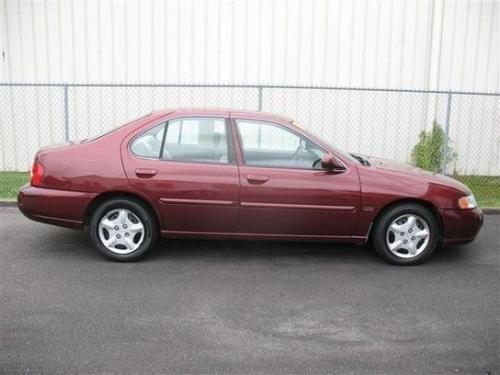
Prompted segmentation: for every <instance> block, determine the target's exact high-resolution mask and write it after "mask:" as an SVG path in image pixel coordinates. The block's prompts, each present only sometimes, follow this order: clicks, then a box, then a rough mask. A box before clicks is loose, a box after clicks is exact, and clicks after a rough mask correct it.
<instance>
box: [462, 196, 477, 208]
mask: <svg viewBox="0 0 500 375" xmlns="http://www.w3.org/2000/svg"><path fill="white" fill-rule="evenodd" d="M458 207H460V208H461V209H462V210H466V209H469V208H476V207H477V202H476V198H474V195H473V194H471V195H467V196H466V197H462V198H460V199H459V200H458Z"/></svg>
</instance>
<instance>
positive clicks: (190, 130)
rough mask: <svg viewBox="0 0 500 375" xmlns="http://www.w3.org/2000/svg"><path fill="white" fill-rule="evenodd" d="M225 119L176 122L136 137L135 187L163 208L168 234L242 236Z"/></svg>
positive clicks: (128, 161)
mask: <svg viewBox="0 0 500 375" xmlns="http://www.w3.org/2000/svg"><path fill="white" fill-rule="evenodd" d="M227 122H228V120H227V119H225V118H215V117H214V118H211V117H208V118H202V117H191V118H176V119H171V120H169V121H167V122H165V123H163V124H159V125H157V126H155V127H153V128H151V129H150V130H148V131H146V132H144V133H142V134H141V135H139V136H137V137H136V138H135V139H134V140H133V141H132V143H131V146H130V150H128V155H127V157H126V158H124V161H125V169H126V172H127V176H128V178H129V181H130V183H131V184H132V186H133V187H134V188H136V189H137V190H140V191H142V192H143V193H145V194H147V195H148V197H149V198H150V199H151V200H152V201H153V202H155V204H156V205H157V206H158V207H159V211H160V215H161V222H162V231H163V232H164V233H205V232H207V233H208V232H210V233H213V232H218V233H231V232H236V231H237V226H238V211H239V207H238V206H239V174H238V167H237V165H236V163H235V159H234V151H233V146H232V143H231V142H230V141H229V140H230V137H228V131H227V130H228V125H227Z"/></svg>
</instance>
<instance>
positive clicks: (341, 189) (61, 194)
mask: <svg viewBox="0 0 500 375" xmlns="http://www.w3.org/2000/svg"><path fill="white" fill-rule="evenodd" d="M193 116H202V117H218V118H225V119H226V122H227V124H228V125H229V130H230V132H229V136H230V138H231V140H232V145H231V147H233V152H234V154H235V157H236V160H235V163H234V164H210V163H191V162H179V161H159V160H154V159H147V158H140V157H137V156H135V155H132V154H131V153H130V152H129V149H128V146H129V143H130V141H131V140H132V139H133V138H134V137H135V136H136V135H138V134H140V133H142V132H144V131H145V130H147V129H149V128H151V127H153V126H155V125H157V124H160V123H162V122H164V121H167V120H169V119H174V118H179V117H193ZM235 119H253V120H264V121H268V122H273V123H276V124H281V125H283V126H287V127H290V128H292V129H293V130H294V131H296V132H298V133H300V134H302V135H304V136H306V137H308V138H310V139H311V140H313V141H314V142H316V143H317V144H318V145H320V146H321V147H322V148H323V149H324V150H326V151H327V152H329V153H330V154H331V155H332V156H334V157H336V158H337V159H338V160H340V162H342V163H343V164H344V165H345V166H346V170H345V171H343V172H341V173H338V172H333V171H326V170H312V169H311V170H308V169H286V168H264V167H251V166H246V165H245V164H244V160H243V155H242V151H241V145H240V143H239V137H238V134H237V128H236V126H235ZM36 158H37V160H38V161H39V162H40V163H42V165H43V166H44V176H43V179H42V183H41V186H40V187H32V186H29V185H26V186H24V187H23V188H22V189H21V191H20V193H19V197H18V206H19V208H20V210H21V211H22V212H23V213H24V214H25V215H26V216H28V217H29V218H31V219H34V220H37V221H43V222H47V223H50V224H55V225H60V226H66V227H70V228H82V227H83V224H84V222H85V217H86V214H87V212H88V208H89V205H90V204H91V202H92V201H93V200H94V199H97V198H99V196H101V195H102V194H118V193H127V194H132V195H135V196H138V197H140V198H141V199H143V200H145V201H146V202H148V203H149V204H150V205H151V207H152V208H153V210H154V212H155V214H156V216H157V219H158V222H159V224H160V228H161V232H162V234H163V235H165V236H171V237H203V238H245V239H265V238H268V239H288V240H329V241H330V240H331V241H339V240H340V241H350V242H356V243H360V242H364V241H365V240H366V238H367V236H368V234H369V230H370V228H371V224H372V223H373V221H374V220H375V219H376V217H377V215H378V214H379V213H380V212H381V211H382V210H383V209H384V208H386V207H387V206H389V205H390V204H392V203H395V202H397V201H402V200H414V201H420V202H422V203H424V204H427V205H428V206H429V207H431V208H433V211H434V213H435V214H436V215H438V217H439V219H440V221H441V222H442V225H443V229H444V237H445V241H444V242H445V244H456V243H462V242H469V241H471V240H472V239H474V238H475V237H476V236H477V233H478V231H479V229H480V227H481V225H482V213H481V210H480V209H473V210H461V209H459V208H458V203H457V202H458V199H459V198H460V197H462V196H464V195H467V194H470V191H469V189H468V188H467V187H466V186H465V185H463V184H461V183H459V182H457V181H455V180H452V179H450V178H448V177H445V176H441V175H437V174H434V173H430V172H425V171H422V170H420V169H417V168H412V167H409V166H406V165H404V164H401V163H396V162H391V161H387V160H383V159H376V158H370V159H369V160H370V162H371V163H372V166H362V165H360V164H358V163H354V162H352V161H351V160H350V159H349V158H346V157H344V156H343V154H341V153H339V152H337V151H336V150H335V149H333V148H331V147H330V146H328V145H327V144H326V143H325V142H323V141H321V140H320V139H318V138H317V137H315V136H313V135H311V134H309V133H307V132H305V131H304V130H302V129H300V128H298V127H296V126H294V125H292V124H291V123H290V120H289V119H287V118H284V117H281V116H276V115H270V114H265V113H260V112H229V111H221V110H175V111H163V112H155V113H153V114H151V115H149V116H147V117H144V118H141V119H138V120H136V121H133V122H131V123H130V124H127V125H125V126H123V127H121V128H118V129H117V130H115V131H113V132H111V133H109V134H107V135H105V136H102V137H100V138H97V139H95V140H92V141H88V142H82V143H79V142H76V143H68V144H64V145H59V146H53V147H50V148H46V149H42V150H41V151H40V152H39V153H38V154H37V156H36Z"/></svg>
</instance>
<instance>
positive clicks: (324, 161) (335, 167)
mask: <svg viewBox="0 0 500 375" xmlns="http://www.w3.org/2000/svg"><path fill="white" fill-rule="evenodd" d="M321 168H323V169H325V170H327V171H331V172H342V171H345V166H344V164H343V163H342V162H341V161H340V160H338V159H337V158H336V157H334V156H332V155H330V154H324V155H323V156H322V157H321Z"/></svg>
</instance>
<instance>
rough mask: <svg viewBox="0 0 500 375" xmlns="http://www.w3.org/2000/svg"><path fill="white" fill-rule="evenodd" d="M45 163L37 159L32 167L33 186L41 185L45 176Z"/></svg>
mask: <svg viewBox="0 0 500 375" xmlns="http://www.w3.org/2000/svg"><path fill="white" fill-rule="evenodd" d="M43 172H44V170H43V165H42V164H41V163H40V162H39V161H35V163H34V164H33V168H32V169H31V186H40V185H41V184H42V178H43Z"/></svg>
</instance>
